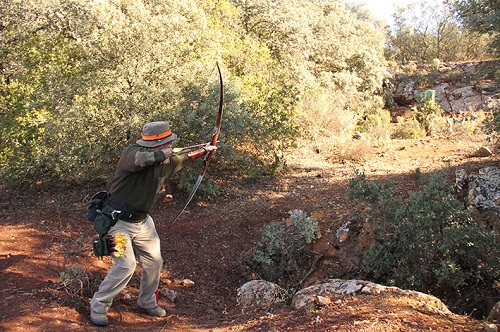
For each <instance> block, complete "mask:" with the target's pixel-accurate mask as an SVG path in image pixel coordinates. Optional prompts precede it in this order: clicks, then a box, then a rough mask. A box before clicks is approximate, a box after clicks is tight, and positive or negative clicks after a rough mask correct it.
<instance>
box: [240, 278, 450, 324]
mask: <svg viewBox="0 0 500 332" xmlns="http://www.w3.org/2000/svg"><path fill="white" fill-rule="evenodd" d="M386 293H387V294H392V295H398V296H405V297H406V298H407V299H408V301H411V302H412V305H413V307H415V308H417V309H422V310H426V311H428V312H432V313H437V314H442V315H448V314H451V312H450V311H449V310H448V308H447V307H446V306H445V305H444V304H443V303H442V302H441V300H440V299H438V298H437V297H435V296H432V295H427V294H424V293H420V292H416V291H408V290H402V289H399V288H397V287H386V286H383V285H379V284H375V283H372V282H369V281H364V280H341V279H326V280H322V281H321V282H319V283H316V284H315V285H312V286H309V287H307V288H304V289H302V290H300V291H298V292H297V293H295V295H294V296H293V300H292V307H293V309H295V310H301V309H306V310H307V309H308V308H311V307H316V306H325V305H330V304H332V303H334V302H335V297H336V296H341V295H352V296H356V295H364V296H378V295H380V294H386ZM283 295H284V292H283V289H282V288H281V287H279V286H278V285H275V284H273V283H271V282H268V281H264V280H253V281H250V282H247V283H246V284H244V285H243V286H242V287H241V288H240V289H238V305H239V306H240V307H242V310H254V309H264V308H269V307H271V306H272V305H273V304H275V303H280V302H283Z"/></svg>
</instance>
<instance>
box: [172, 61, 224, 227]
mask: <svg viewBox="0 0 500 332" xmlns="http://www.w3.org/2000/svg"><path fill="white" fill-rule="evenodd" d="M217 70H218V71H219V82H220V97H219V112H218V113H217V119H216V120H215V125H214V129H213V132H212V140H211V141H210V145H214V146H215V145H217V139H218V138H219V133H220V126H221V122H222V108H223V107H222V105H223V104H224V84H223V82H222V73H221V71H220V67H219V63H217ZM214 152H215V151H214V150H212V151H210V152H209V153H207V154H206V155H205V158H203V163H204V164H205V166H204V167H203V169H202V170H201V172H200V174H199V175H198V179H197V180H196V182H195V184H194V186H193V189H191V192H190V193H189V196H188V198H187V200H186V202H184V205H183V206H182V208H181V210H180V211H179V212H178V213H177V215H176V216H175V218H174V220H172V221H171V222H170V224H169V225H168V227H170V226H172V225H173V223H174V222H175V221H176V220H177V218H179V216H180V215H181V213H182V212H184V210H185V209H186V207H187V206H188V204H189V202H191V200H192V199H193V196H194V194H195V193H196V190H197V189H198V187H199V186H200V183H201V180H203V177H204V176H205V173H206V172H207V169H208V165H209V164H210V160H211V159H212V156H213V154H214Z"/></svg>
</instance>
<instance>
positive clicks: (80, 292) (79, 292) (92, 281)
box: [53, 265, 100, 308]
mask: <svg viewBox="0 0 500 332" xmlns="http://www.w3.org/2000/svg"><path fill="white" fill-rule="evenodd" d="M99 283H100V280H97V279H96V278H94V276H93V275H92V273H91V272H89V271H87V270H85V269H83V268H82V267H81V266H80V265H70V266H68V267H67V268H66V269H65V270H63V271H61V272H60V273H59V282H58V283H57V284H55V286H54V288H53V292H54V293H55V294H57V297H58V298H59V299H60V301H61V304H63V305H70V306H74V307H76V308H81V307H82V306H84V305H85V301H86V300H87V299H88V298H90V297H92V295H93V293H94V292H95V291H96V290H97V289H98V287H99Z"/></svg>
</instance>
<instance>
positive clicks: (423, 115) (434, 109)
mask: <svg viewBox="0 0 500 332" xmlns="http://www.w3.org/2000/svg"><path fill="white" fill-rule="evenodd" d="M442 114H443V109H442V108H441V106H439V105H438V104H437V103H435V102H434V101H433V100H425V101H424V102H423V105H422V106H421V107H417V106H415V107H413V108H412V115H413V118H414V119H415V120H417V121H418V122H419V123H420V124H421V125H422V127H423V128H424V129H425V131H426V133H427V134H428V135H432V134H436V133H439V132H440V130H441V129H442V126H444V127H445V128H446V127H447V126H446V121H445V120H444V119H443V118H442ZM442 120H443V121H444V122H443V121H442ZM440 124H441V125H440Z"/></svg>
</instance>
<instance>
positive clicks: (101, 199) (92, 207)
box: [86, 190, 109, 222]
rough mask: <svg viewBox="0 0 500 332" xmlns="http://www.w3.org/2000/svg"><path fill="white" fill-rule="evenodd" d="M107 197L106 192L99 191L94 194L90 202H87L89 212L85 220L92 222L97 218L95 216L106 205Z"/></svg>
mask: <svg viewBox="0 0 500 332" xmlns="http://www.w3.org/2000/svg"><path fill="white" fill-rule="evenodd" d="M108 197H109V194H108V192H107V191H106V190H103V191H99V192H98V193H96V194H95V195H94V196H92V198H91V199H90V201H88V202H87V204H86V205H88V206H89V210H88V212H87V219H88V220H89V221H92V222H94V221H95V218H96V217H97V214H98V213H99V212H101V211H102V209H103V208H104V204H105V203H106V201H107V199H108Z"/></svg>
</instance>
